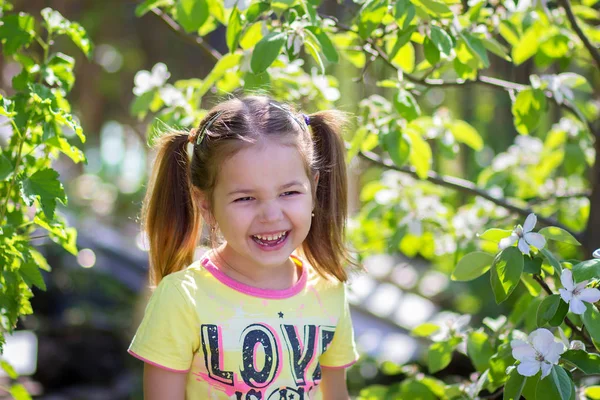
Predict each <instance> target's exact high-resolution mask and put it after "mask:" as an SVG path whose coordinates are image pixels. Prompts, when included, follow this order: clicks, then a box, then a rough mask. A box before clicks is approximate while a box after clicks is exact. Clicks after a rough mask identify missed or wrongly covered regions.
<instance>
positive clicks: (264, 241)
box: [251, 231, 290, 246]
mask: <svg viewBox="0 0 600 400" xmlns="http://www.w3.org/2000/svg"><path fill="white" fill-rule="evenodd" d="M289 233H290V231H285V232H284V233H283V235H281V236H276V237H272V239H271V240H269V238H268V237H265V236H261V235H258V236H257V235H252V236H251V237H252V240H254V241H255V242H256V243H258V244H260V245H262V246H276V245H278V244H280V243H282V242H283V241H284V240H285V239H286V238H287V237H288V235H289Z"/></svg>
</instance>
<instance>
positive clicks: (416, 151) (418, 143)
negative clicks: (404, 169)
mask: <svg viewBox="0 0 600 400" xmlns="http://www.w3.org/2000/svg"><path fill="white" fill-rule="evenodd" d="M406 134H407V135H408V139H409V140H410V145H411V147H410V157H409V159H410V163H411V164H412V165H413V166H414V167H415V172H416V173H417V176H418V177H419V178H420V179H425V178H427V174H428V173H429V168H430V167H431V158H432V154H431V146H429V143H427V142H426V141H425V139H423V137H422V136H421V134H419V132H415V131H414V130H413V129H407V130H406Z"/></svg>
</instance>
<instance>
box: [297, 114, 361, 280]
mask: <svg viewBox="0 0 600 400" xmlns="http://www.w3.org/2000/svg"><path fill="white" fill-rule="evenodd" d="M309 118H310V128H311V130H312V134H313V143H314V150H315V158H316V166H317V169H318V171H319V183H318V186H317V188H316V193H315V198H316V205H315V209H314V214H315V216H314V217H313V221H312V225H311V228H310V231H309V233H308V236H307V237H306V239H305V241H304V243H303V245H302V252H303V254H304V256H305V257H306V259H307V260H308V262H309V263H310V264H311V265H313V266H314V268H315V269H316V270H317V271H318V272H319V273H320V274H321V275H324V276H327V275H329V276H331V275H333V276H335V277H336V278H337V279H338V280H340V281H341V282H345V281H346V280H347V279H348V274H347V272H346V268H345V267H346V266H348V265H349V266H352V267H357V265H356V263H355V262H354V261H353V260H352V259H351V258H350V256H349V254H348V250H347V248H346V244H345V241H344V240H345V231H346V220H347V218H348V178H347V171H346V161H345V156H346V148H345V146H344V140H343V138H342V136H341V132H342V130H343V128H344V126H345V125H346V124H347V121H348V120H347V117H346V115H345V114H344V113H343V112H341V111H337V110H329V111H321V112H318V113H315V114H311V115H310V116H309Z"/></svg>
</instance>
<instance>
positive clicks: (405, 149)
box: [383, 129, 410, 167]
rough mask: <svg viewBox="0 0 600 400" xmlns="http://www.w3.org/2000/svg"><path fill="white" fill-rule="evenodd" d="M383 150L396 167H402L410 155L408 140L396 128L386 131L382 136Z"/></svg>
mask: <svg viewBox="0 0 600 400" xmlns="http://www.w3.org/2000/svg"><path fill="white" fill-rule="evenodd" d="M383 143H384V146H385V150H386V151H387V152H388V154H389V155H390V158H391V159H392V161H393V162H394V164H396V166H398V167H402V166H403V165H404V164H406V162H407V161H408V159H409V156H410V141H409V140H408V139H407V138H406V136H405V135H403V134H402V132H400V130H398V129H394V130H392V131H390V132H389V133H386V134H385V135H384V137H383Z"/></svg>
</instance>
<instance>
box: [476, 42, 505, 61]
mask: <svg viewBox="0 0 600 400" xmlns="http://www.w3.org/2000/svg"><path fill="white" fill-rule="evenodd" d="M481 41H482V43H483V46H484V47H485V48H486V49H488V50H489V51H491V52H492V53H494V54H495V55H497V56H498V57H500V58H503V59H505V60H506V61H508V62H511V61H512V58H510V56H509V55H508V53H507V50H506V48H505V47H504V46H503V45H501V44H500V43H499V42H498V41H497V40H496V39H494V38H493V37H489V38H488V37H483V38H481Z"/></svg>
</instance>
